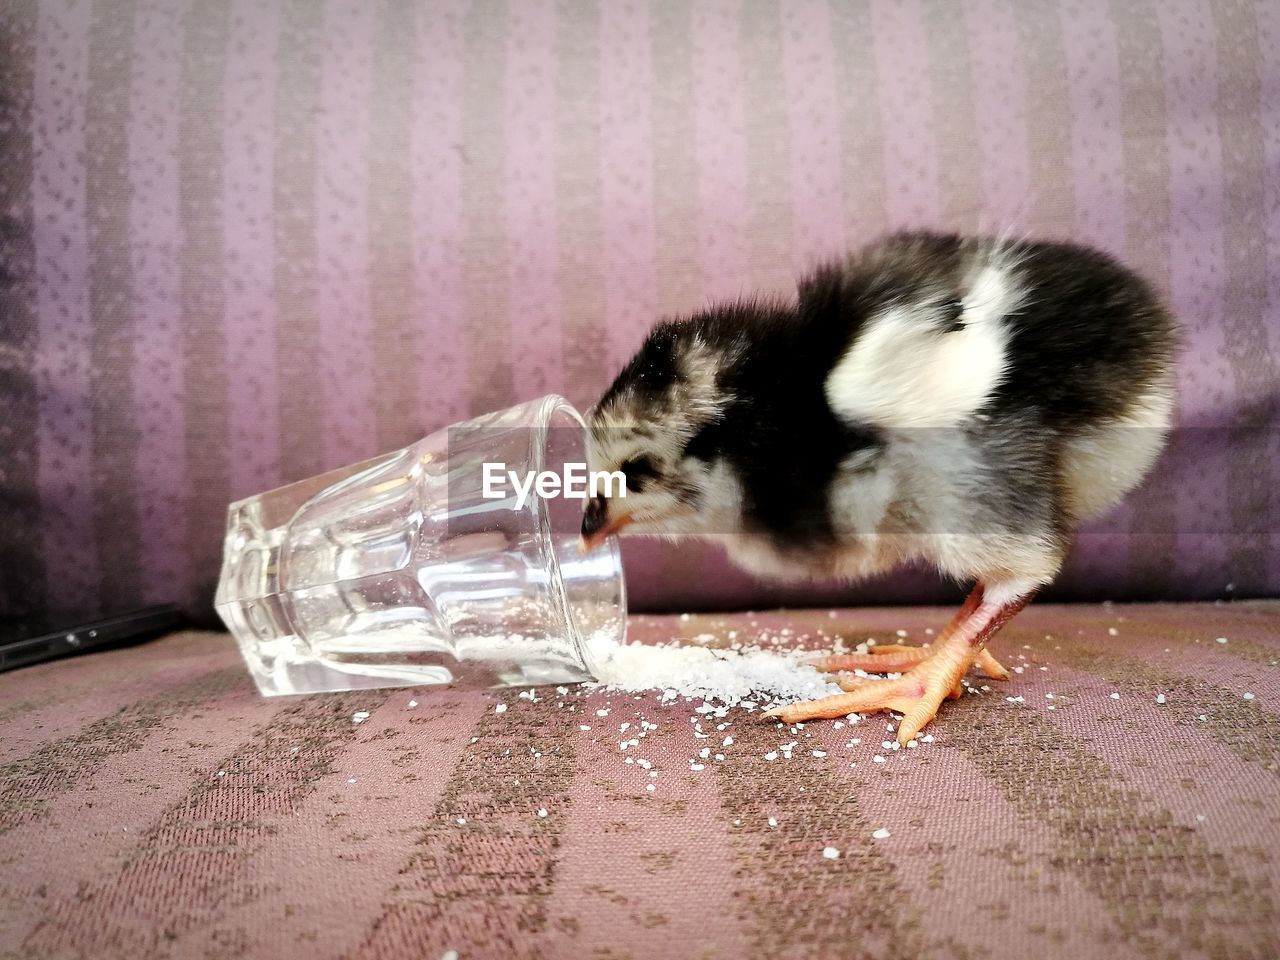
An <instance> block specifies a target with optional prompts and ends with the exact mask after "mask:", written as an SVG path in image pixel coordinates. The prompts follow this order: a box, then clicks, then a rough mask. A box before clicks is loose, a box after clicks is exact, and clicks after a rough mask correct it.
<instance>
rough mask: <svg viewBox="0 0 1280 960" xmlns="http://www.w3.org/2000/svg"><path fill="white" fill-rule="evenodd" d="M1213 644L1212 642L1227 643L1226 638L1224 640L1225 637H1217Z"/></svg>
mask: <svg viewBox="0 0 1280 960" xmlns="http://www.w3.org/2000/svg"><path fill="white" fill-rule="evenodd" d="M1213 642H1214V643H1226V642H1227V638H1226V637H1218V638H1217V639H1216V640H1214V641H1213Z"/></svg>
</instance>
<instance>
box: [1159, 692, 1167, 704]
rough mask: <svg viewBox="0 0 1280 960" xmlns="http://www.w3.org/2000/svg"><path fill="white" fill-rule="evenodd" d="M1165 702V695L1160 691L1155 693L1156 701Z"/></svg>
mask: <svg viewBox="0 0 1280 960" xmlns="http://www.w3.org/2000/svg"><path fill="white" fill-rule="evenodd" d="M1166 702H1167V701H1166V699H1165V695H1164V694H1163V693H1161V694H1157V695H1156V703H1166Z"/></svg>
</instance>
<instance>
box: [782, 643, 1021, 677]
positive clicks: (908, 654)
mask: <svg viewBox="0 0 1280 960" xmlns="http://www.w3.org/2000/svg"><path fill="white" fill-rule="evenodd" d="M932 653H933V651H932V649H930V648H929V647H908V646H904V645H902V644H898V643H887V644H883V645H881V646H877V647H872V648H871V649H870V650H869V651H868V652H867V653H855V654H848V655H841V656H830V657H814V658H813V659H811V660H808V661H806V662H807V663H808V664H809V665H810V666H812V667H814V668H815V669H817V670H821V671H822V672H823V673H837V672H839V671H842V670H862V671H863V672H865V673H902V672H904V671H906V670H910V669H911V668H912V667H914V666H916V665H917V664H920V663H923V662H924V661H925V660H928V659H929V656H930V655H931V654H932ZM973 662H974V665H976V666H978V667H980V668H981V669H982V672H983V673H985V674H986V675H987V676H988V677H990V678H991V679H993V680H1008V679H1009V671H1008V670H1006V669H1005V668H1004V666H1003V665H1002V664H1001V663H1000V661H999V660H997V659H996V658H995V656H993V655H992V653H991V651H990V650H983V651H982V652H981V653H979V654H978V656H977V657H976V658H974V661H973Z"/></svg>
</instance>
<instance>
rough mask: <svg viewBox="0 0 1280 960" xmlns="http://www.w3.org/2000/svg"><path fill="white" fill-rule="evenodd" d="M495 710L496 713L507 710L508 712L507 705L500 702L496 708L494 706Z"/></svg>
mask: <svg viewBox="0 0 1280 960" xmlns="http://www.w3.org/2000/svg"><path fill="white" fill-rule="evenodd" d="M493 712H494V713H506V712H507V705H506V704H505V703H500V704H498V705H497V706H496V707H494V708H493Z"/></svg>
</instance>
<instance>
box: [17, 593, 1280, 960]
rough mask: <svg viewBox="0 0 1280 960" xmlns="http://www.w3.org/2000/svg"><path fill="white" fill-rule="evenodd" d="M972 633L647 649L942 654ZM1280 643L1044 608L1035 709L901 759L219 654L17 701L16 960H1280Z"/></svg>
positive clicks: (741, 718) (820, 616)
mask: <svg viewBox="0 0 1280 960" xmlns="http://www.w3.org/2000/svg"><path fill="white" fill-rule="evenodd" d="M948 613H949V611H947V610H942V609H920V608H911V609H901V608H899V609H876V608H863V609H858V610H837V611H828V610H823V609H818V610H807V611H792V612H786V613H781V614H779V613H776V612H774V613H764V614H746V613H738V614H728V615H719V614H712V615H700V616H693V617H688V618H680V617H675V616H659V617H649V616H637V617H635V618H634V623H633V626H634V629H633V639H634V640H635V641H637V642H666V641H669V640H672V639H675V638H679V639H682V640H684V641H685V642H691V638H694V637H698V638H700V640H701V642H705V643H708V644H710V645H712V646H715V647H723V646H726V645H729V644H732V643H735V642H736V643H748V644H754V643H764V644H766V645H772V644H773V643H781V644H782V645H784V646H799V647H804V648H807V649H818V648H825V647H829V646H830V644H831V642H832V638H833V637H835V636H841V637H844V638H845V639H847V640H849V641H861V640H863V639H867V638H874V639H875V640H877V642H880V643H888V642H893V643H896V642H899V632H900V631H901V632H902V633H904V634H906V635H907V636H908V640H907V642H911V643H914V642H918V641H920V640H925V639H927V636H928V635H927V634H926V633H925V632H924V631H925V630H926V629H927V630H936V629H937V628H938V627H939V626H941V624H942V623H943V622H944V621H945V618H946V616H947V615H948ZM1278 622H1280V603H1276V602H1252V603H1231V604H1212V603H1202V604H1150V605H1121V604H1117V605H1114V606H1103V605H1102V604H1075V605H1072V606H1054V605H1052V604H1044V605H1033V606H1032V607H1031V608H1030V609H1028V610H1027V611H1026V612H1025V613H1023V614H1021V615H1020V616H1018V617H1017V618H1016V619H1015V620H1014V621H1013V622H1012V623H1011V624H1010V625H1009V626H1008V627H1007V628H1006V629H1005V631H1004V632H1003V633H1001V635H1000V636H998V637H997V638H996V639H995V641H994V643H993V650H994V652H995V653H996V654H997V655H998V656H999V657H1000V659H1001V660H1002V661H1003V662H1004V663H1006V664H1007V665H1008V666H1009V667H1010V668H1012V669H1014V670H1015V671H1016V672H1014V674H1013V675H1012V676H1011V678H1010V679H1009V680H1008V681H1006V682H996V681H987V680H985V679H983V678H981V677H979V676H974V677H973V678H972V680H971V683H972V686H971V687H970V692H969V693H968V694H967V695H965V696H964V697H962V698H961V699H959V700H956V701H954V702H947V703H946V704H944V706H943V708H942V711H941V713H940V714H939V717H938V719H937V720H936V721H935V722H934V723H933V724H932V725H931V726H930V727H929V728H928V734H927V735H928V737H929V739H928V740H927V741H925V740H922V741H921V742H919V743H917V744H916V745H915V747H913V748H909V749H902V750H891V749H887V748H885V747H884V746H883V744H884V742H885V741H886V739H889V740H891V739H892V736H893V735H892V733H890V732H889V730H886V722H887V718H886V717H885V716H883V715H874V716H865V717H863V718H861V719H860V720H858V721H857V722H851V721H849V720H847V719H845V720H841V721H839V722H838V724H837V723H833V722H830V721H823V722H819V723H810V724H806V725H805V726H804V728H803V729H797V728H785V727H781V725H779V724H773V723H765V722H762V721H761V720H760V718H759V715H758V712H757V713H754V714H753V713H748V712H747V711H746V710H745V709H742V708H735V709H733V710H730V711H728V712H727V713H726V714H725V715H723V716H713V715H708V714H706V713H698V712H697V710H698V708H699V704H698V703H697V702H689V701H684V700H680V699H676V700H665V699H663V698H662V696H661V694H659V693H658V692H656V691H655V692H652V693H648V694H640V695H636V694H619V693H611V692H609V691H605V690H592V689H589V688H586V687H583V686H581V685H578V686H573V687H568V688H566V687H561V688H558V689H557V688H554V687H543V688H539V689H537V690H536V694H535V696H534V697H533V699H529V697H528V692H527V691H525V692H524V693H525V695H524V696H521V695H519V693H518V692H517V691H515V690H509V691H503V692H495V691H479V690H466V689H454V688H430V687H425V688H420V689H410V690H395V691H365V692H360V693H344V694H325V695H319V696H312V697H293V698H269V699H268V698H262V697H259V696H258V695H257V693H256V692H255V690H254V688H253V685H252V684H251V683H250V681H249V678H248V675H247V674H246V673H245V671H244V669H243V666H242V665H241V664H240V662H239V657H238V655H237V653H236V651H235V647H234V644H233V643H232V642H231V640H230V639H229V638H228V637H227V636H226V635H225V634H215V633H200V632H182V633H175V634H172V635H171V636H168V637H165V638H163V639H161V640H158V641H156V643H154V644H149V645H145V646H139V647H134V648H131V649H126V650H119V651H114V652H110V653H104V654H96V655H91V656H85V657H78V658H74V659H70V660H64V661H60V662H56V663H47V664H42V665H39V666H36V667H31V668H28V669H25V670H21V671H15V672H12V673H7V674H0V861H2V862H4V863H5V864H6V865H9V867H10V868H9V869H6V870H3V871H0V902H2V903H3V904H4V909H3V910H0V955H3V956H5V957H22V958H24V960H46V958H47V960H54V958H59V960H60V958H67V957H91V958H93V960H133V958H137V957H149V958H150V957H155V958H166V960H232V958H239V960H277V958H284V960H289V958H295V957H298V958H302V957H306V958H315V960H439V958H446V957H451V956H457V957H458V958H459V960H508V958H536V960H560V958H566V960H578V958H622V957H634V958H645V957H656V958H665V957H671V958H685V957H696V958H705V960H731V958H739V957H750V958H753V960H799V958H808V957H857V958H881V957H884V958H896V957H903V958H914V957H939V958H951V957H992V958H1006V957H1037V958H1041V960H1077V958H1102V957H1105V958H1119V960H1140V958H1145V957H1154V956H1161V957H1163V956H1168V957H1177V958H1197V960H1201V958H1203V960H1207V958H1219V957H1222V958H1231V960H1273V958H1274V957H1275V956H1276V944H1277V942H1280V862H1277V859H1276V856H1275V852H1276V850H1277V848H1280V791H1278V790H1277V789H1276V788H1277V783H1278V778H1280V710H1278V709H1277V706H1278V705H1280V673H1278V672H1277V664H1278V663H1280V636H1278V635H1277V629H1276V627H1277V623H1278ZM1218 637H1223V638H1224V639H1225V641H1226V642H1222V643H1219V642H1215V640H1216V638H1218ZM500 704H501V710H499V709H497V708H498V707H499V705H500ZM642 724H643V726H642ZM890 728H892V725H891V724H890ZM892 745H893V746H895V747H896V746H897V744H896V743H893V744H892ZM877 757H879V758H880V762H878V763H877V762H876V758H877ZM827 848H831V849H832V850H833V851H835V852H836V854H837V855H836V856H834V857H829V856H824V850H825V849H827Z"/></svg>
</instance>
